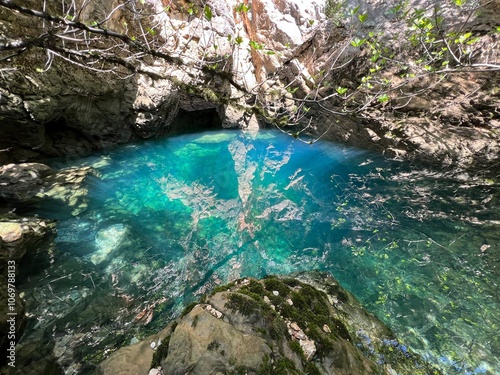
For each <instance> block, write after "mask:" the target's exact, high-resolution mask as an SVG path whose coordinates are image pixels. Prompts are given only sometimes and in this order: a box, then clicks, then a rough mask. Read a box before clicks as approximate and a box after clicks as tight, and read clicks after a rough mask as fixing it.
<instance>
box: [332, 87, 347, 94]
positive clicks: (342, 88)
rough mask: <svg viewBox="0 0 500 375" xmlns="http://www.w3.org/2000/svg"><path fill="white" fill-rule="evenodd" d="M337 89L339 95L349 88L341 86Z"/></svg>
mask: <svg viewBox="0 0 500 375" xmlns="http://www.w3.org/2000/svg"><path fill="white" fill-rule="evenodd" d="M335 91H337V93H338V94H339V95H344V94H345V93H346V92H347V88H345V87H340V86H339V87H337V88H336V89H335Z"/></svg>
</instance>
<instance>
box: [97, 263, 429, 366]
mask: <svg viewBox="0 0 500 375" xmlns="http://www.w3.org/2000/svg"><path fill="white" fill-rule="evenodd" d="M148 373H149V374H150V375H153V374H187V373H189V374H200V375H201V374H203V375H208V374H346V375H347V374H395V373H398V374H439V371H438V370H437V369H434V368H432V367H431V366H429V365H428V364H426V363H425V362H424V361H422V359H421V358H420V357H419V356H417V355H416V354H414V353H412V352H410V351H409V350H408V349H407V348H406V347H405V346H404V345H402V344H400V343H399V342H398V341H397V339H396V337H395V336H394V334H393V333H392V332H391V331H390V330H389V329H388V328H387V327H386V326H384V325H383V324H382V322H380V321H379V320H378V319H377V318H376V317H374V316H373V315H371V314H369V313H367V312H366V311H364V310H363V309H362V307H361V306H360V304H359V303H358V302H357V301H356V300H355V299H354V297H353V296H352V295H351V294H350V293H349V292H347V291H346V290H344V289H343V288H342V287H341V286H340V285H339V284H338V282H337V281H336V280H335V279H333V278H332V277H331V276H330V275H329V274H323V273H314V272H313V273H305V274H300V275H295V277H294V278H292V277H286V278H281V277H280V278H278V277H274V276H270V277H267V278H265V279H263V280H260V281H258V280H254V279H240V280H238V281H235V282H233V283H231V284H229V285H225V286H221V287H218V288H217V289H216V290H214V291H213V292H212V293H211V294H210V295H209V296H206V297H204V298H202V300H201V302H200V303H198V304H193V305H191V306H189V307H188V308H186V310H185V311H184V313H183V316H182V317H180V318H178V319H177V320H176V321H174V322H172V323H171V324H169V326H167V327H166V328H165V329H164V330H162V331H161V332H159V333H158V334H155V335H153V336H150V337H148V338H147V339H145V340H143V341H141V342H138V343H136V344H134V345H131V346H127V347H124V348H122V349H120V350H118V351H117V352H115V353H113V354H112V355H111V356H110V357H109V358H108V359H106V360H105V361H104V362H103V363H102V364H101V365H100V366H99V368H98V369H97V374H102V375H111V374H148Z"/></svg>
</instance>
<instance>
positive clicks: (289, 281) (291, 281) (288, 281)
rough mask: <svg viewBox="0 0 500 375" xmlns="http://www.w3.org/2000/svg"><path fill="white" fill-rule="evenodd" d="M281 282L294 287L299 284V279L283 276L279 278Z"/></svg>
mask: <svg viewBox="0 0 500 375" xmlns="http://www.w3.org/2000/svg"><path fill="white" fill-rule="evenodd" d="M281 281H282V282H283V284H286V285H288V286H289V287H291V288H295V287H297V286H300V281H299V280H297V279H292V278H285V279H282V280H281Z"/></svg>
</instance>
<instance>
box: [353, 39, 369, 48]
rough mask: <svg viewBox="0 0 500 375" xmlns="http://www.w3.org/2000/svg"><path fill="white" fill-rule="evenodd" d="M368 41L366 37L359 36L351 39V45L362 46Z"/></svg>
mask: <svg viewBox="0 0 500 375" xmlns="http://www.w3.org/2000/svg"><path fill="white" fill-rule="evenodd" d="M365 42H366V39H359V38H358V37H356V38H354V39H353V40H351V45H352V46H353V47H361V46H362V45H363V44H364V43H365Z"/></svg>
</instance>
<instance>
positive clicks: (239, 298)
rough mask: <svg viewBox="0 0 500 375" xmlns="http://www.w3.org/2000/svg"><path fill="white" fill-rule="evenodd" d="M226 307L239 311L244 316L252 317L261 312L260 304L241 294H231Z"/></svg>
mask: <svg viewBox="0 0 500 375" xmlns="http://www.w3.org/2000/svg"><path fill="white" fill-rule="evenodd" d="M225 307H226V308H228V309H231V310H233V311H238V312H239V313H240V314H241V315H243V316H250V315H253V314H255V313H257V311H259V309H260V304H259V303H258V302H257V301H255V300H254V299H252V298H250V297H248V296H245V295H243V294H241V293H231V294H230V295H229V299H228V301H227V302H226V304H225Z"/></svg>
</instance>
